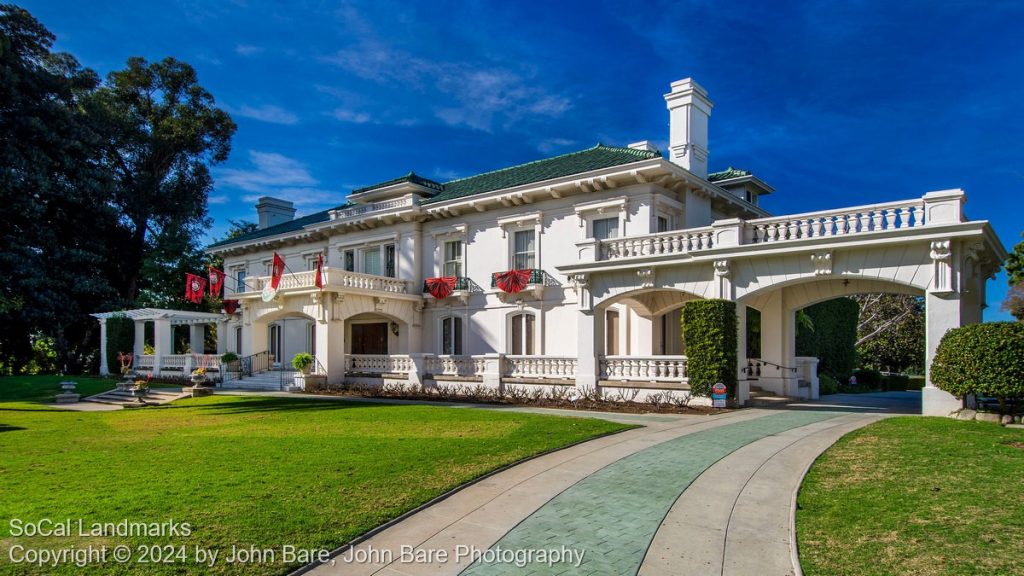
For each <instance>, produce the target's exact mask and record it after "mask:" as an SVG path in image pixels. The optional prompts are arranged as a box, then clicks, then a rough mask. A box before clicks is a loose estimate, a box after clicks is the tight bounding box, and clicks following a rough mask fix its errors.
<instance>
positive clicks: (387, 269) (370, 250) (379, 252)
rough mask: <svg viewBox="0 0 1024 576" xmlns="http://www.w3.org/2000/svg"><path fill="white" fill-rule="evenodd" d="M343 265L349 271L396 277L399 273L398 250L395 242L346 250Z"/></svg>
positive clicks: (343, 255)
mask: <svg viewBox="0 0 1024 576" xmlns="http://www.w3.org/2000/svg"><path fill="white" fill-rule="evenodd" d="M357 262H358V264H359V266H358V270H357V269H356V263H357ZM342 266H344V268H345V270H346V271H348V272H362V273H363V274H372V275H374V276H388V277H389V278H395V277H396V276H397V275H398V252H397V249H396V247H395V245H394V244H384V245H378V246H367V247H366V248H361V249H359V250H355V249H349V250H345V251H344V252H343V253H342Z"/></svg>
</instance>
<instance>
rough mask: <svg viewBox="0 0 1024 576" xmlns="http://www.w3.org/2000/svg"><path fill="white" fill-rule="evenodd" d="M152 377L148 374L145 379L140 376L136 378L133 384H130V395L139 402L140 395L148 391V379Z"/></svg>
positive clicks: (140, 399)
mask: <svg viewBox="0 0 1024 576" xmlns="http://www.w3.org/2000/svg"><path fill="white" fill-rule="evenodd" d="M152 378H153V376H152V375H150V376H148V377H147V378H146V379H145V380H143V379H142V378H139V379H138V380H136V381H135V385H134V386H132V389H131V392H132V396H135V397H136V398H138V399H139V401H140V402H141V401H142V397H143V396H145V395H146V394H148V393H149V381H150V380H152Z"/></svg>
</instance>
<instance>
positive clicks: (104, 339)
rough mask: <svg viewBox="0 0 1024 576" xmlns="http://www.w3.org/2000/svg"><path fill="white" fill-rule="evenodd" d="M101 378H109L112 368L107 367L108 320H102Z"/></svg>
mask: <svg viewBox="0 0 1024 576" xmlns="http://www.w3.org/2000/svg"><path fill="white" fill-rule="evenodd" d="M99 321H100V376H108V375H109V374H110V367H109V366H108V365H107V319H106V318H100V319H99Z"/></svg>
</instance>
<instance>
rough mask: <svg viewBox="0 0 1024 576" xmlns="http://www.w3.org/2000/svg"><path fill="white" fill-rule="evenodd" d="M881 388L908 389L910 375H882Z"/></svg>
mask: <svg viewBox="0 0 1024 576" xmlns="http://www.w3.org/2000/svg"><path fill="white" fill-rule="evenodd" d="M882 390H885V391H887V392H888V391H890V390H910V376H907V375H905V374H884V375H882Z"/></svg>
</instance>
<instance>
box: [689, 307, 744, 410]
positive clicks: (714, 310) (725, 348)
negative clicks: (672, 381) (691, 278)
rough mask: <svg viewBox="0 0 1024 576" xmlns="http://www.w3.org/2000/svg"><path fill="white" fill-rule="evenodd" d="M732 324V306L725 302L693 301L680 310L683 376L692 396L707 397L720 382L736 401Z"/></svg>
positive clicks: (733, 316) (734, 308) (734, 350)
mask: <svg viewBox="0 0 1024 576" xmlns="http://www.w3.org/2000/svg"><path fill="white" fill-rule="evenodd" d="M736 322H737V320H736V303H735V302H731V301H729V300H693V301H690V302H687V303H686V304H685V305H684V306H683V314H682V323H683V326H682V330H683V341H684V342H686V357H687V364H686V373H687V375H688V376H689V379H690V392H691V393H692V394H693V395H695V396H710V395H711V387H712V386H713V385H714V384H715V383H717V382H721V383H723V384H725V386H726V388H727V389H728V390H729V396H730V397H731V398H735V397H736V362H737V360H736V325H737V324H736Z"/></svg>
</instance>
